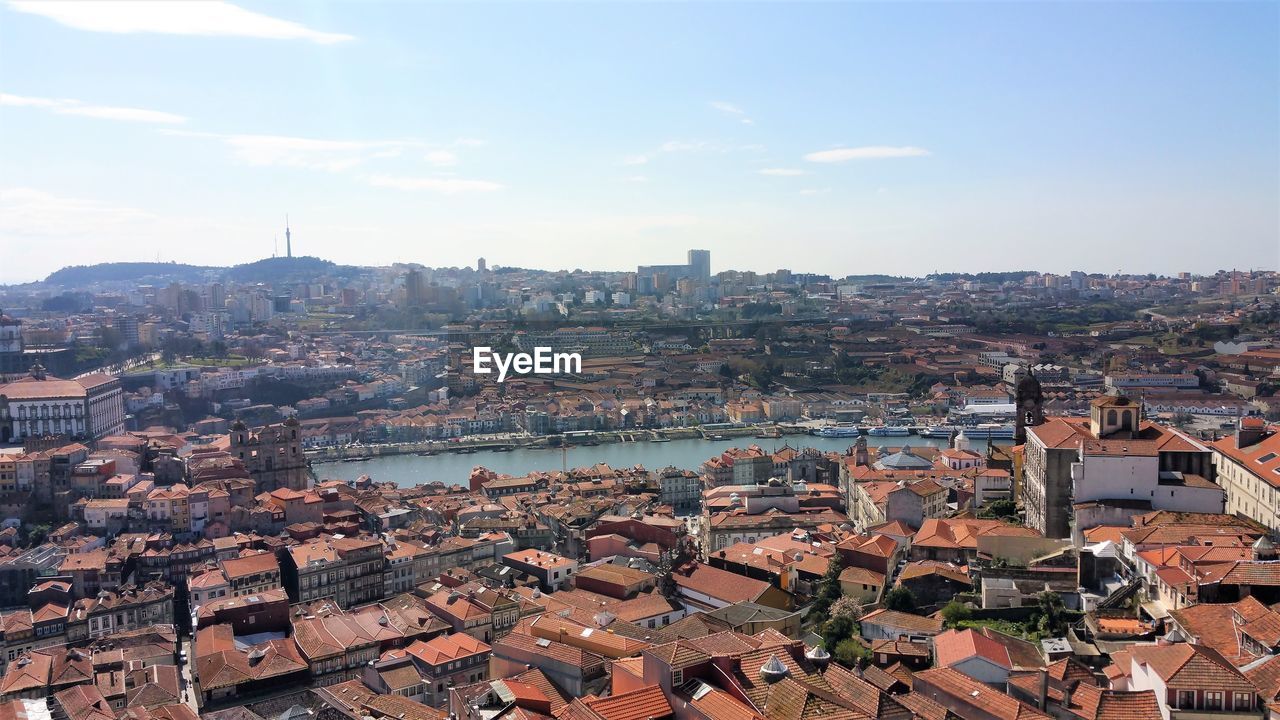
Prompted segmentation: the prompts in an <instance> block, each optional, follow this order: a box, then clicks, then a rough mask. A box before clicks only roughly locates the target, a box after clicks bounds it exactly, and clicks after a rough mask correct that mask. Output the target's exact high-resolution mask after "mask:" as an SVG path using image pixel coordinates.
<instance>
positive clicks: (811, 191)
mask: <svg viewBox="0 0 1280 720" xmlns="http://www.w3.org/2000/svg"><path fill="white" fill-rule="evenodd" d="M829 192H831V188H829V187H824V188H803V189H801V190H800V194H801V195H826V194H827V193H829Z"/></svg>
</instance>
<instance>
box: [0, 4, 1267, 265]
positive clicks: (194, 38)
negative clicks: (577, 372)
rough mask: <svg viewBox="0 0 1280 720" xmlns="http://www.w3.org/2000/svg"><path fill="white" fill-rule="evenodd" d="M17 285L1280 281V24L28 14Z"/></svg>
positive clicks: (333, 11)
mask: <svg viewBox="0 0 1280 720" xmlns="http://www.w3.org/2000/svg"><path fill="white" fill-rule="evenodd" d="M0 47H3V48H4V51H3V61H4V65H5V67H6V69H7V70H8V72H6V73H5V74H4V76H3V77H2V78H0V247H2V248H3V250H4V257H5V262H4V263H0V284H14V283H23V282H30V281H36V280H42V279H43V278H45V277H46V276H48V275H49V273H51V272H53V271H55V270H57V269H59V268H61V267H64V266H67V265H86V264H93V263H97V262H119V261H139V262H145V261H154V260H156V259H157V258H158V259H160V260H161V261H164V262H168V261H175V262H181V263H190V264H197V265H224V266H225V265H235V264H239V263H244V262H251V261H254V260H257V259H262V258H264V257H269V256H271V254H272V252H273V251H275V252H278V253H279V254H281V255H283V254H284V252H285V243H284V224H285V214H286V213H287V214H288V215H289V217H290V223H291V226H292V230H293V250H294V254H295V255H299V256H301V255H309V256H315V257H320V258H324V259H327V260H331V261H333V262H336V263H339V264H351V265H371V266H373V265H389V264H392V263H394V262H415V263H420V264H423V265H427V266H432V267H449V266H464V265H474V263H475V260H476V258H477V257H480V256H484V257H485V258H487V259H488V261H489V264H490V265H491V266H494V265H503V266H516V267H526V268H537V269H544V268H545V269H549V270H551V269H556V268H561V269H573V268H582V269H591V270H611V271H614V270H616V271H624V270H629V269H634V267H635V266H636V265H640V264H671V263H680V262H683V261H684V258H685V252H686V250H687V249H689V248H695V247H696V248H705V249H707V250H710V251H711V253H712V264H713V269H714V270H716V271H719V270H722V269H725V268H732V269H741V270H756V271H759V272H768V271H772V270H775V269H778V268H790V269H792V270H795V271H797V272H820V273H825V274H830V275H832V276H835V277H842V276H844V275H849V274H855V275H856V274H887V275H900V276H914V277H919V276H924V275H927V274H930V273H934V272H981V271H1014V270H1025V269H1033V268H1034V269H1038V270H1041V271H1043V272H1056V273H1065V272H1067V271H1070V270H1083V271H1086V272H1099V273H1106V274H1113V273H1116V272H1117V271H1121V272H1124V273H1134V274H1145V273H1158V274H1163V275H1173V274H1176V273H1178V272H1183V271H1186V272H1194V273H1198V274H1212V273H1213V272H1214V271H1216V270H1222V269H1226V270H1229V269H1233V268H1234V269H1240V270H1247V269H1249V268H1268V269H1276V268H1277V266H1280V61H1278V60H1280V4H1277V3H1272V2H1256V3H1250V2H1242V3H1177V4H1174V3H1074V4H1067V3H1062V4H1030V3H1027V4H1016V5H1015V4H977V3H972V4H953V5H951V4H926V3H897V4H887V3H886V4H870V3H867V4H853V3H849V4H839V3H829V4H785V5H783V4H765V3H743V4H726V3H699V4H627V3H610V2H604V3H594V4H576V3H575V4H563V3H556V4H551V3H547V4H518V5H517V4H498V3H466V4H462V3H442V4H434V3H358V4H357V3H341V2H338V3H333V2H328V3H326V2H316V3H305V4H302V3H288V2H244V3H235V4H232V3H223V2H205V3H151V2H140V3H134V2H87V3H86V2H58V3H39V2H27V1H19V0H12V1H10V2H6V3H3V4H0Z"/></svg>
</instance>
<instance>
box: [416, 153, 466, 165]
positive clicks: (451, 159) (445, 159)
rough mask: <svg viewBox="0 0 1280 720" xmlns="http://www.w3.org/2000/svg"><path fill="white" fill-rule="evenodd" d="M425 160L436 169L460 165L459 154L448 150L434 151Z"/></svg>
mask: <svg viewBox="0 0 1280 720" xmlns="http://www.w3.org/2000/svg"><path fill="white" fill-rule="evenodd" d="M423 159H424V160H426V161H427V162H429V163H431V164H432V165H435V166H436V167H450V166H453V165H457V164H458V155H457V153H453V152H450V151H448V150H432V151H431V152H429V153H427V154H426V155H425V156H424V157H423Z"/></svg>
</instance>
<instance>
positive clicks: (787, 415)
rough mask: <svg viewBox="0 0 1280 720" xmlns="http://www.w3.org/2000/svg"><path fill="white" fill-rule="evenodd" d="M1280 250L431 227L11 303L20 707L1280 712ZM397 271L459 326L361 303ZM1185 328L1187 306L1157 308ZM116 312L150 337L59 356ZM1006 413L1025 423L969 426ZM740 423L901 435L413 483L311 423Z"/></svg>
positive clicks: (456, 429) (113, 327) (417, 438)
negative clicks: (501, 369) (204, 272)
mask: <svg viewBox="0 0 1280 720" xmlns="http://www.w3.org/2000/svg"><path fill="white" fill-rule="evenodd" d="M1275 280H1276V278H1275V276H1274V275H1273V274H1269V273H1249V274H1241V273H1223V274H1220V275H1218V276H1215V277H1212V278H1204V277H1190V276H1187V277H1179V278H1157V279H1154V280H1153V279H1151V278H1146V277H1102V276H1089V275H1084V274H1076V273H1073V274H1071V275H1069V276H1066V275H1064V276H1052V275H1037V274H1023V275H1019V276H1017V277H1000V278H996V279H993V280H983V279H978V278H957V279H947V278H943V277H936V278H930V279H925V280H911V281H907V280H902V281H894V280H891V279H876V280H875V281H870V280H863V281H858V282H855V281H853V280H845V281H840V280H833V279H831V278H826V277H822V276H815V275H801V274H798V273H791V272H789V271H786V270H779V271H777V272H774V273H769V274H755V273H747V272H733V271H726V272H721V273H717V274H714V275H713V274H712V273H711V264H710V255H709V254H708V253H707V252H706V251H701V250H694V251H690V253H689V256H688V262H687V263H686V264H685V265H670V266H643V267H640V268H638V269H637V271H636V272H635V273H588V272H582V271H575V272H573V273H542V272H535V271H524V270H518V269H506V268H502V269H490V268H489V267H488V266H487V265H486V264H484V263H483V262H482V263H480V264H479V266H478V267H477V268H475V269H471V268H464V269H442V270H433V269H429V268H422V267H417V266H405V267H397V268H384V269H376V270H370V271H367V272H365V273H363V274H359V275H355V276H351V275H347V276H344V277H320V278H313V279H310V280H305V281H304V280H297V279H291V280H289V281H280V282H278V283H249V282H230V281H227V282H223V281H210V282H207V283H199V284H197V283H193V282H189V281H188V282H176V281H175V282H169V283H167V284H165V283H157V284H152V285H135V286H127V285H120V284H117V285H112V286H104V287H100V288H95V289H94V291H93V292H92V293H90V295H91V300H92V305H93V306H94V310H92V311H90V312H83V313H70V314H64V315H62V316H60V317H57V316H56V313H53V312H51V311H45V310H36V309H34V308H33V307H31V306H29V307H28V308H27V311H26V312H20V311H19V310H12V311H11V314H9V315H4V316H2V317H0V359H3V361H4V364H3V365H0V373H2V374H3V378H0V379H3V381H4V382H3V383H0V433H3V436H2V437H0V712H3V713H12V714H13V716H14V717H18V716H19V715H21V716H22V717H27V718H44V717H49V718H53V719H55V720H117V719H121V720H123V719H125V718H129V719H136V720H147V719H149V718H158V719H164V720H190V719H191V718H195V717H196V716H197V714H198V715H199V716H200V717H210V718H216V719H218V720H255V719H256V718H263V719H267V718H271V719H274V718H288V719H290V720H294V719H296V718H302V717H310V716H319V717H321V718H324V719H326V720H328V719H330V718H332V719H333V720H337V719H338V718H352V719H353V720H363V719H364V718H372V719H373V720H383V719H384V718H387V719H392V720H417V719H423V720H445V719H446V718H451V719H452V720H461V719H462V718H467V720H500V719H501V720H753V719H760V720H765V719H767V720H818V719H819V718H826V717H830V716H836V717H839V718H842V719H846V720H861V719H862V718H868V719H869V718H902V719H903V720H908V719H912V718H924V719H925V720H949V719H950V718H961V719H962V720H1026V719H1028V718H1031V719H1034V718H1049V717H1053V718H1060V719H1065V720H1072V719H1074V718H1079V719H1081V720H1130V719H1131V718H1135V717H1142V718H1154V717H1156V716H1157V715H1159V716H1160V717H1162V718H1165V719H1166V720H1174V719H1177V718H1185V719H1187V720H1191V719H1192V718H1232V717H1240V718H1245V717H1255V718H1256V717H1263V716H1273V715H1274V716H1280V632H1277V628H1280V610H1278V608H1280V559H1278V556H1277V549H1276V546H1275V544H1274V543H1275V542H1277V541H1280V426H1277V425H1276V424H1274V423H1273V422H1272V421H1273V420H1274V419H1275V418H1276V416H1277V410H1280V407H1278V406H1277V405H1276V404H1275V400H1274V390H1275V387H1276V385H1277V381H1278V380H1280V376H1278V375H1277V372H1276V370H1277V368H1278V367H1280V350H1277V349H1275V348H1276V345H1275V342H1276V341H1277V336H1276V334H1275V325H1276V323H1277V322H1280V318H1272V319H1271V320H1267V318H1268V317H1270V316H1268V315H1267V313H1274V308H1273V307H1272V305H1270V304H1268V298H1267V297H1266V294H1267V293H1269V292H1271V291H1272V290H1273V289H1274V288H1275ZM1205 296H1215V297H1216V296H1228V297H1230V298H1232V299H1233V300H1232V302H1231V303H1230V304H1229V305H1223V306H1221V308H1220V310H1215V311H1213V312H1205V311H1197V313H1198V314H1197V315H1196V316H1195V317H1193V318H1185V317H1183V318H1178V317H1169V316H1166V315H1165V314H1161V313H1156V312H1154V310H1153V311H1150V312H1145V313H1138V314H1136V315H1135V316H1134V317H1135V318H1136V319H1126V320H1122V321H1099V322H1094V323H1088V324H1084V325H1080V326H1078V327H1075V328H1073V329H1071V330H1069V331H1061V330H1054V331H1052V332H1045V333H1032V332H1001V331H999V329H998V328H992V327H990V326H984V325H983V324H982V323H981V322H980V321H978V320H976V319H974V317H973V316H972V315H971V313H972V312H973V311H974V309H975V308H979V309H983V308H985V309H988V310H991V311H992V312H994V311H996V310H997V309H999V310H1001V311H1006V312H1019V313H1024V314H1027V315H1034V314H1035V313H1038V312H1047V311H1048V310H1047V309H1048V308H1052V307H1056V306H1057V305H1058V304H1060V303H1063V302H1075V303H1079V304H1080V305H1083V306H1087V305H1089V304H1090V303H1125V302H1142V303H1144V304H1145V305H1146V306H1148V307H1152V308H1154V307H1155V306H1157V305H1158V304H1159V303H1162V302H1176V301H1178V300H1180V299H1182V298H1188V297H1205ZM1259 296H1261V297H1259ZM10 300H11V298H6V300H5V302H6V307H12V303H11V302H10ZM393 310H394V311H395V312H396V313H397V315H396V316H395V319H397V320H400V321H403V320H404V319H406V318H414V317H417V318H423V317H427V316H430V315H440V316H444V317H448V318H449V319H450V322H448V323H444V324H443V326H441V327H440V328H439V331H433V332H415V331H409V330H408V329H407V328H393V329H390V330H386V329H383V328H368V329H367V330H368V331H366V330H365V329H356V327H355V323H356V322H357V319H358V318H362V317H363V318H368V317H372V316H373V315H374V314H376V313H383V314H386V313H390V312H392V311H393ZM966 313H970V314H966ZM761 317H767V318H770V319H771V321H772V324H770V323H768V322H758V319H759V318H761ZM561 320H563V322H561ZM345 321H349V322H351V323H352V324H351V325H349V326H345V327H344V326H343V325H342V323H343V322H345ZM327 322H333V323H335V325H334V326H333V327H330V328H325V326H324V323H327ZM1268 323H1270V324H1269V325H1268ZM1245 326H1247V330H1248V331H1249V332H1231V331H1229V330H1228V329H1229V328H1236V329H1237V330H1239V329H1240V328H1243V327H1245ZM317 328H325V329H323V330H320V329H317ZM1259 328H1262V332H1259ZM107 329H109V332H105V330H107ZM1171 331H1176V332H1181V333H1182V334H1183V335H1185V336H1186V337H1187V338H1189V340H1188V341H1187V342H1185V343H1181V344H1178V343H1174V344H1173V345H1170V346H1168V347H1165V346H1160V347H1155V346H1153V338H1155V337H1156V336H1157V335H1159V334H1162V333H1165V334H1167V333H1169V332H1171ZM90 337H96V338H99V339H102V338H109V339H110V341H111V342H112V343H118V344H119V346H120V347H123V348H125V349H126V350H128V351H129V356H130V357H131V358H132V359H128V360H125V361H123V362H121V363H120V364H117V365H114V366H111V367H105V368H98V369H97V370H98V371H90V372H85V371H84V370H85V369H84V368H77V367H75V366H74V361H72V362H71V363H70V364H68V365H58V364H57V363H67V362H68V358H66V357H64V356H60V355H58V353H56V352H54V350H53V349H54V348H57V347H58V343H59V342H62V343H63V345H62V347H63V348H64V349H66V348H73V347H76V343H78V342H81V341H85V340H86V339H87V338H90ZM196 343H199V345H196ZM215 344H216V345H217V348H216V350H215V349H214V345H215ZM477 344H494V345H500V346H508V347H511V348H515V349H526V350H527V349H528V348H531V347H535V346H538V347H541V346H549V347H553V348H555V349H556V350H557V351H566V352H571V351H576V352H581V353H582V354H583V356H584V362H583V367H582V369H581V372H576V373H573V374H564V375H557V376H542V377H533V376H523V377H518V378H514V379H511V380H508V381H507V382H505V383H496V382H494V381H493V380H492V378H491V377H490V378H486V377H483V376H479V377H478V376H476V375H475V374H474V373H472V372H470V368H469V366H468V363H469V358H470V352H469V349H470V348H471V347H472V346H474V345H477ZM73 357H74V356H73ZM44 360H48V361H49V363H48V364H46V363H45V362H44ZM27 361H31V362H27ZM90 370H92V369H90ZM1005 423H1007V424H1008V426H1009V427H1010V428H1011V430H1010V432H1011V434H1012V436H1013V437H1012V442H1010V443H988V442H986V441H985V440H986V436H983V435H981V434H980V433H981V432H988V433H989V432H990V428H991V427H993V426H999V425H1002V424H1005ZM756 424H762V425H764V424H768V425H770V427H768V428H752V429H751V430H749V431H748V432H749V433H750V434H755V433H756V431H757V430H764V429H768V430H770V431H780V430H784V429H785V430H788V431H796V430H798V429H800V428H802V427H814V428H817V427H832V426H834V427H835V428H838V429H847V428H852V427H856V426H857V425H864V426H866V425H870V426H872V427H874V428H878V429H880V430H884V431H885V432H882V433H878V434H873V435H872V436H870V437H869V436H867V435H860V436H858V437H849V442H848V445H847V447H846V448H845V449H842V450H839V451H830V450H820V449H816V448H814V447H808V446H806V442H805V437H804V436H801V435H797V434H787V435H783V434H781V432H778V433H777V434H776V435H772V434H769V435H768V436H769V437H772V438H773V439H774V440H775V441H776V442H770V443H768V444H769V445H770V446H771V447H772V449H766V448H765V447H763V444H764V443H760V444H753V443H752V441H751V440H744V441H743V442H742V443H740V446H739V447H733V448H729V449H725V450H722V451H719V452H716V453H715V454H710V453H709V454H710V456H709V457H706V458H705V460H703V462H701V463H700V464H699V465H698V466H697V467H671V466H666V467H652V468H646V467H642V466H638V465H637V466H632V467H625V468H615V467H610V466H609V465H607V464H604V463H600V464H596V465H592V466H588V467H579V468H564V469H563V470H561V471H557V472H529V473H524V474H514V475H512V474H503V473H498V472H494V471H492V470H489V469H487V468H485V467H483V464H484V461H483V459H481V458H482V457H483V456H478V458H477V459H478V460H479V462H478V464H477V466H476V467H475V469H474V470H472V471H471V472H470V474H469V475H468V476H467V477H456V478H448V479H445V480H442V481H436V482H432V483H429V484H419V485H416V486H413V487H406V486H397V485H394V484H391V483H385V482H379V481H378V478H376V477H375V478H369V477H362V478H360V479H359V480H357V481H353V482H344V481H338V480H330V479H326V478H325V477H324V475H325V467H326V466H324V465H320V464H313V462H312V458H314V457H315V453H317V452H321V451H322V449H323V451H324V452H333V453H341V452H344V450H343V448H344V446H351V445H355V444H360V445H361V446H364V445H368V444H387V446H388V447H390V444H391V443H404V444H409V446H411V447H412V448H418V447H422V448H433V447H435V446H434V445H430V443H439V442H441V441H445V442H448V441H454V440H456V441H459V442H458V443H457V444H458V445H459V446H463V445H465V443H464V442H462V441H466V440H469V439H477V438H488V439H490V441H495V442H496V441H497V440H503V439H505V440H507V441H514V440H516V439H521V440H528V439H529V438H530V436H534V437H536V436H547V435H550V436H556V437H559V438H565V440H566V441H569V440H572V439H575V438H584V437H588V438H589V437H594V436H593V435H591V433H602V432H605V431H620V432H628V433H633V434H634V435H639V436H641V437H643V436H644V434H645V433H651V435H649V437H652V438H654V439H659V440H661V439H665V438H666V436H667V435H670V434H676V431H677V430H679V429H682V428H688V429H697V430H698V431H699V432H701V433H704V434H711V433H716V432H726V433H731V432H735V431H742V430H743V428H744V427H745V426H749V425H756ZM908 425H915V426H920V425H933V426H946V427H950V438H949V440H948V442H947V443H946V444H945V445H944V446H941V447H938V446H934V445H931V444H921V443H918V442H913V439H912V438H910V437H909V436H908V435H907V433H908V430H907V429H906V428H907V426H908ZM890 429H898V431H897V432H896V433H895V432H890ZM592 441H594V440H592ZM757 443H758V441H757ZM655 447H658V446H655ZM424 452H434V450H425V451H424ZM815 606H816V607H819V608H820V610H818V611H816V612H811V610H812V609H813V608H814V607H815ZM841 622H845V624H843V625H841V624H840V623H841Z"/></svg>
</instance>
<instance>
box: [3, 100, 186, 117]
mask: <svg viewBox="0 0 1280 720" xmlns="http://www.w3.org/2000/svg"><path fill="white" fill-rule="evenodd" d="M0 106H6V107H29V108H39V109H41V110H48V111H50V112H54V113H57V114H59V115H82V116H84V117H91V118H99V119H102V120H123V121H125V122H141V123H159V124H168V125H177V124H181V123H184V122H186V121H187V119H186V118H185V117H183V116H182V115H176V114H174V113H168V112H161V111H159V110H145V109H142V108H131V107H116V106H112V105H92V104H90V103H85V102H81V101H79V100H70V99H67V98H40V97H29V96H23V95H10V94H8V93H0Z"/></svg>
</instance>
